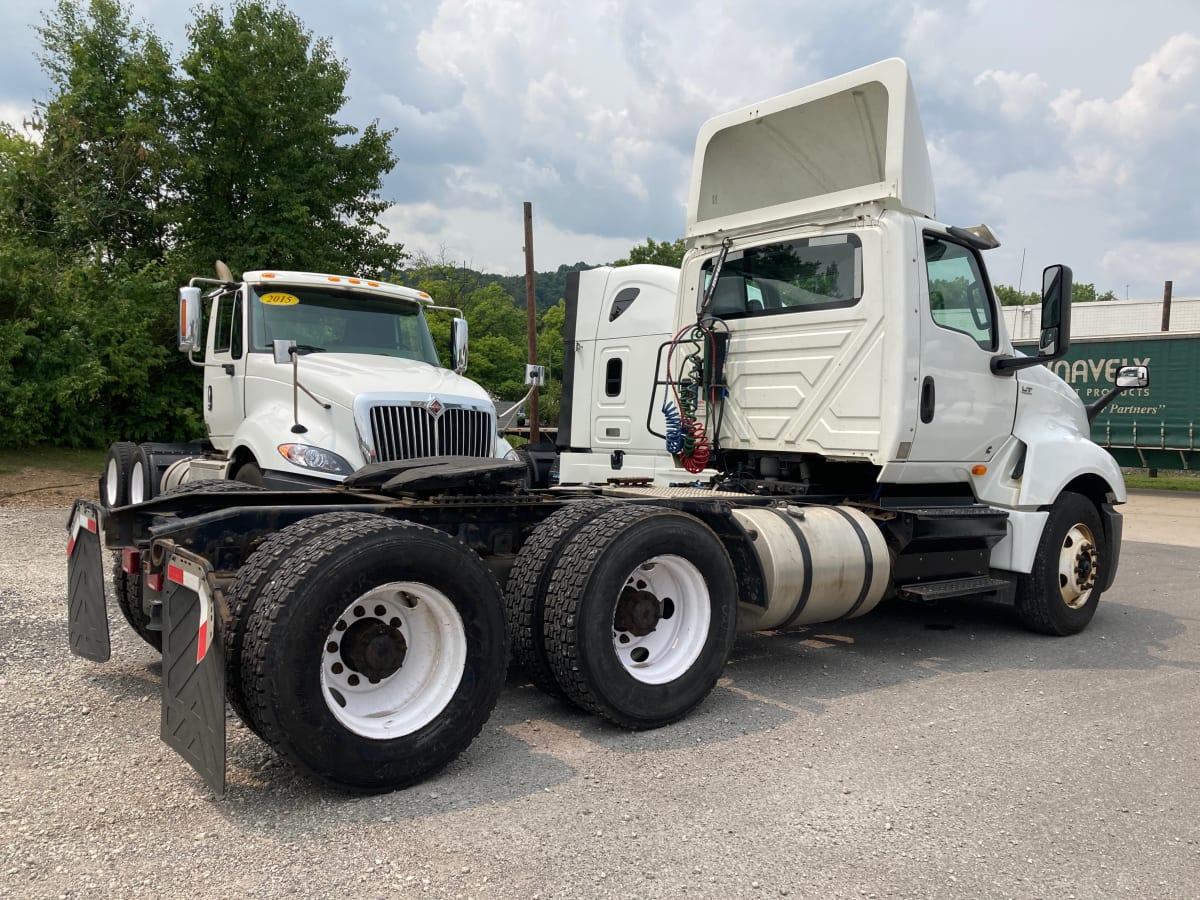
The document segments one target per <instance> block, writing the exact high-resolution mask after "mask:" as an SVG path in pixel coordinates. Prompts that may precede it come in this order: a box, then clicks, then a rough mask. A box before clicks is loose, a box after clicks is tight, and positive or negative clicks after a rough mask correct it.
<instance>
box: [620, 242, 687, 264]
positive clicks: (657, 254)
mask: <svg viewBox="0 0 1200 900" xmlns="http://www.w3.org/2000/svg"><path fill="white" fill-rule="evenodd" d="M685 249H686V248H685V247H684V246H683V238H679V239H678V240H674V241H656V240H654V238H646V243H644V244H638V245H637V246H636V247H634V248H633V249H632V250H630V251H629V256H627V257H625V258H624V259H618V260H617V261H616V262H614V263H613V265H614V266H634V265H638V264H639V263H652V264H654V265H657V266H673V267H675V268H676V269H678V268H679V267H680V266H682V265H683V253H684V250H685Z"/></svg>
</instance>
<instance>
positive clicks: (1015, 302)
mask: <svg viewBox="0 0 1200 900" xmlns="http://www.w3.org/2000/svg"><path fill="white" fill-rule="evenodd" d="M994 289H995V291H996V299H998V300H999V301H1000V305H1001V306H1029V305H1031V304H1035V303H1041V302H1042V295H1041V294H1039V293H1037V292H1036V291H1030V292H1029V293H1028V294H1024V293H1021V292H1020V291H1018V290H1017V289H1016V288H1015V287H1010V286H1009V285H1007V284H997V285H995V288H994Z"/></svg>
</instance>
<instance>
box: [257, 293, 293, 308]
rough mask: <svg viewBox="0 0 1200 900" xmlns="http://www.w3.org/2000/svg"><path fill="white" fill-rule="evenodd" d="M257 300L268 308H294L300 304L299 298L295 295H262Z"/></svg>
mask: <svg viewBox="0 0 1200 900" xmlns="http://www.w3.org/2000/svg"><path fill="white" fill-rule="evenodd" d="M259 299H260V300H262V302H263V303H265V304H267V305H268V306H295V305H296V304H297V303H299V302H300V298H299V297H297V296H296V295H295V294H283V293H279V292H276V293H273V294H263V295H262V296H261V297H260V298H259Z"/></svg>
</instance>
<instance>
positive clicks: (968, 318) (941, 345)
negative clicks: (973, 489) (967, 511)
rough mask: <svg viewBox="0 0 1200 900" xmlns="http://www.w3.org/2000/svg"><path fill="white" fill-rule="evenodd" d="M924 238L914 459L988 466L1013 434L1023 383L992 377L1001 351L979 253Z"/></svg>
mask: <svg viewBox="0 0 1200 900" xmlns="http://www.w3.org/2000/svg"><path fill="white" fill-rule="evenodd" d="M920 239H921V241H922V244H923V246H922V247H921V248H920V251H921V252H922V254H923V258H924V260H925V265H924V266H923V271H922V273H921V276H922V277H921V295H922V296H921V306H922V318H921V365H920V374H919V377H918V379H917V384H916V385H914V389H915V390H916V391H917V392H918V397H917V409H918V421H917V425H916V430H915V436H914V440H913V445H912V449H911V451H910V453H909V457H908V458H909V459H910V460H912V461H917V462H965V463H979V462H986V461H988V460H989V459H991V457H992V456H993V454H994V453H995V452H996V451H997V450H998V449H999V448H1000V446H1001V444H1003V443H1004V441H1005V440H1006V439H1007V438H1008V436H1009V435H1010V434H1011V433H1012V427H1013V421H1014V418H1015V416H1016V408H1017V380H1016V379H1015V378H1013V377H1012V375H1011V374H1010V375H993V374H992V370H991V360H992V357H993V356H996V355H997V354H998V353H1000V352H1001V347H1000V341H1001V337H1000V328H999V325H998V322H997V319H998V315H997V309H996V303H995V300H994V298H993V297H992V291H991V286H990V285H989V284H988V281H987V277H986V275H985V269H984V267H983V262H982V260H981V259H980V257H979V254H978V252H977V251H976V250H974V249H972V248H970V247H968V246H966V245H965V244H962V243H959V242H957V241H954V240H953V239H951V238H950V237H948V236H947V235H945V234H942V233H937V232H929V231H927V232H925V233H924V234H923V235H921V238H920ZM918 258H922V257H918Z"/></svg>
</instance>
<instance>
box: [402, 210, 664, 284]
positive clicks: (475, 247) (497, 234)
mask: <svg viewBox="0 0 1200 900" xmlns="http://www.w3.org/2000/svg"><path fill="white" fill-rule="evenodd" d="M382 221H383V223H384V225H385V226H386V227H387V228H388V229H389V230H390V231H391V233H392V236H393V237H394V238H395V239H396V240H398V241H400V242H402V243H403V244H404V248H405V250H407V251H409V252H411V253H424V254H426V255H428V256H431V257H433V258H435V259H440V258H443V257H445V258H446V259H448V260H454V261H456V262H461V263H462V264H463V265H466V266H470V267H471V268H475V269H479V270H481V271H485V272H498V273H500V274H502V275H516V274H523V273H524V271H525V262H524V260H525V257H524V246H523V244H524V219H523V209H522V206H521V204H520V203H517V204H515V205H513V206H511V207H506V208H499V207H492V208H488V209H479V208H475V207H470V206H458V207H446V208H443V207H439V206H435V205H433V204H428V203H421V204H398V205H396V206H393V207H391V208H390V209H388V210H387V211H386V212H385V213H384V214H383V217H382ZM533 227H534V232H533V250H534V262H535V264H536V265H537V268H538V269H540V270H542V271H545V270H547V269H555V268H557V267H558V266H559V265H560V264H562V263H568V264H570V263H576V262H590V263H596V264H599V263H601V262H608V261H611V260H614V259H619V258H621V257H623V256H625V255H626V254H627V253H628V252H629V249H630V248H631V247H633V246H634V245H635V244H639V243H641V242H642V240H643V239H644V237H645V236H644V235H639V234H636V233H634V234H630V235H627V236H623V237H607V236H603V235H597V234H585V233H579V232H573V231H570V230H567V229H563V228H560V227H559V226H557V225H555V224H554V223H553V222H551V221H549V220H547V219H545V218H542V217H541V216H540V215H539V212H538V208H537V206H535V207H534V209H533Z"/></svg>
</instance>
